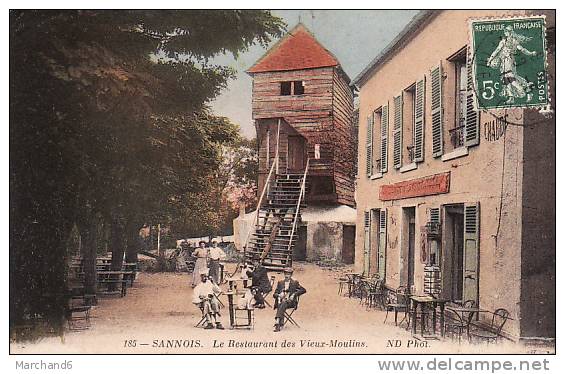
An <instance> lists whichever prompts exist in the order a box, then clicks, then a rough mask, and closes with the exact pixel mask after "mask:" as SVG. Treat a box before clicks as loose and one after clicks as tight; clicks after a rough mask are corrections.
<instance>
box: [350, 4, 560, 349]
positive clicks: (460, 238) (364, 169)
mask: <svg viewBox="0 0 565 374" xmlns="http://www.w3.org/2000/svg"><path fill="white" fill-rule="evenodd" d="M540 14H544V15H545V16H546V30H547V33H546V41H547V44H546V49H547V52H548V56H547V58H548V63H549V66H548V69H549V70H548V78H549V83H550V88H551V89H553V88H554V87H555V85H554V81H553V80H552V79H553V78H552V77H554V72H555V13H554V12H553V11H549V12H547V11H537V12H536V11H502V10H500V11H497V10H488V11H423V12H421V13H419V14H418V15H417V16H416V17H415V18H414V19H413V20H412V21H411V22H410V23H409V24H408V25H407V27H406V28H405V29H404V30H403V31H402V32H401V33H400V34H399V35H398V36H397V37H396V39H395V40H394V41H393V42H392V43H391V44H390V45H389V46H388V47H387V48H385V50H384V51H383V52H382V53H381V54H379V55H378V56H377V57H376V58H375V59H374V60H373V61H372V62H371V63H370V64H369V65H368V66H367V67H366V68H365V69H364V71H362V72H361V73H360V74H359V76H358V77H357V78H356V79H355V80H354V83H355V84H356V85H357V86H358V88H359V96H360V97H359V100H360V105H359V117H360V119H361V120H360V124H359V170H358V177H357V190H356V202H357V208H358V209H357V231H356V246H355V248H356V251H355V266H356V269H357V270H358V271H360V272H365V273H369V274H374V273H379V274H380V275H381V277H384V279H385V282H386V285H387V287H388V288H389V289H391V290H394V289H396V288H397V287H399V286H405V287H407V288H408V289H409V290H411V291H412V292H413V293H415V294H424V293H425V292H432V291H433V292H436V293H438V294H439V296H441V297H443V298H447V299H449V300H451V301H453V302H457V303H461V302H464V301H466V300H475V301H476V302H477V303H478V306H479V307H480V308H481V309H486V310H491V311H494V310H495V309H497V308H505V309H507V310H508V311H509V312H510V316H511V318H512V320H510V321H509V322H508V323H507V324H506V326H505V334H507V335H508V336H509V337H511V338H515V339H518V338H520V339H532V338H540V337H541V338H552V337H555V117H554V114H555V113H554V112H551V111H549V110H546V111H540V110H538V109H533V108H531V109H522V108H515V109H504V110H488V111H476V110H475V108H476V107H475V106H474V105H473V102H472V100H473V99H474V98H473V96H472V95H473V94H474V92H473V88H472V80H470V79H469V77H470V74H468V73H469V68H468V66H469V63H470V61H468V56H469V53H468V52H469V51H468V48H470V47H469V46H470V36H469V35H470V32H469V20H470V19H472V18H486V17H503V16H521V17H524V16H530V15H540ZM494 47H496V45H495V46H494ZM494 47H493V48H494ZM540 52H541V51H540ZM551 96H552V97H555V96H554V94H553V95H551ZM553 110H554V108H553ZM426 276H435V277H436V278H437V279H438V281H437V282H433V284H427V283H426V282H425V280H426V279H429V278H426ZM430 287H432V288H430ZM481 318H486V315H481Z"/></svg>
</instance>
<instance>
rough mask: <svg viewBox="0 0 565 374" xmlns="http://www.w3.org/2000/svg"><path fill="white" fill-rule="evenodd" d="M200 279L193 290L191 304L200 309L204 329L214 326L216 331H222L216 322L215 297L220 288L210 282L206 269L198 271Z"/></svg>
mask: <svg viewBox="0 0 565 374" xmlns="http://www.w3.org/2000/svg"><path fill="white" fill-rule="evenodd" d="M200 279H201V282H200V283H199V284H198V285H197V286H196V287H195V288H194V291H193V292H194V293H193V295H192V303H193V304H195V305H197V306H198V307H199V308H200V310H201V311H202V316H203V317H205V318H206V322H207V324H206V326H205V327H204V328H205V329H213V328H214V325H215V326H216V328H217V329H220V330H223V329H224V327H223V326H222V324H221V323H220V321H218V317H219V315H220V303H219V301H218V298H217V297H216V295H215V294H217V293H219V292H220V291H221V290H220V287H218V285H216V284H214V283H213V282H212V281H210V279H209V277H208V269H202V270H200Z"/></svg>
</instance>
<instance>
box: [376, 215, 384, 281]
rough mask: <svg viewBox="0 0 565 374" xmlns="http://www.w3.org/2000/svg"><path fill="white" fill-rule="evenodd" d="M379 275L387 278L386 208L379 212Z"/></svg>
mask: <svg viewBox="0 0 565 374" xmlns="http://www.w3.org/2000/svg"><path fill="white" fill-rule="evenodd" d="M377 262H378V267H379V269H378V270H379V277H380V278H381V279H382V280H385V276H386V208H383V209H381V210H380V212H379V252H378V258H377Z"/></svg>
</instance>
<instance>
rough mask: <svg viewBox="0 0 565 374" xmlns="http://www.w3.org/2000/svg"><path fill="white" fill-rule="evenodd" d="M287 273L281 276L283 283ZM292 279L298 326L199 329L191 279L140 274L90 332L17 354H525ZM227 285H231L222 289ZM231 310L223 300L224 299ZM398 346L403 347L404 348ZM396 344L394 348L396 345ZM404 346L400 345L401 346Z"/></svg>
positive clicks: (308, 276) (263, 320)
mask: <svg viewBox="0 0 565 374" xmlns="http://www.w3.org/2000/svg"><path fill="white" fill-rule="evenodd" d="M280 277H281V276H280V275H279V276H278V277H277V279H279V278H280ZM294 278H295V279H297V280H299V281H300V283H301V284H302V285H304V287H305V288H306V289H307V291H308V292H307V293H306V294H305V295H304V296H303V297H302V298H301V300H300V306H299V309H298V310H297V311H296V313H295V314H294V316H295V317H296V320H297V321H298V323H299V324H300V326H301V327H300V328H297V327H294V326H287V327H286V328H285V329H284V330H283V331H281V332H278V333H275V332H273V323H274V311H273V310H272V309H269V308H267V309H263V310H256V311H255V317H256V323H255V328H254V329H253V330H230V329H229V328H228V326H229V319H228V312H227V310H224V313H223V314H222V322H223V323H224V325H225V326H226V330H223V331H221V330H204V329H202V328H195V327H194V325H195V324H196V323H197V322H198V320H199V319H200V311H199V310H198V308H196V307H195V306H194V305H193V304H192V303H191V294H192V289H191V288H190V285H189V276H188V275H187V274H174V273H158V274H148V273H140V274H139V276H138V279H137V280H136V283H135V285H134V287H133V288H131V289H129V290H128V294H127V296H126V297H124V298H103V299H101V300H100V302H99V305H98V306H96V307H95V308H94V310H93V312H92V317H93V318H92V327H91V328H90V329H89V330H85V331H80V332H68V333H67V334H65V336H64V338H63V339H60V338H56V337H51V338H45V339H43V340H41V341H40V342H37V343H26V344H22V343H13V344H12V345H11V352H12V353H106V354H113V353H127V354H135V353H153V354H163V353H173V354H199V353H238V354H247V353H350V354H352V353H363V354H367V353H386V354H395V353H412V354H426V353H427V354H433V353H458V352H465V353H481V354H484V353H487V352H493V353H494V352H498V353H502V352H504V353H525V352H527V351H528V349H527V348H525V347H523V346H521V345H518V344H513V343H505V344H499V345H497V346H494V345H491V346H485V345H480V346H477V345H468V344H458V343H456V342H452V341H451V340H449V339H447V340H444V341H434V340H432V341H427V342H426V341H422V340H417V339H413V338H412V336H411V334H410V332H409V331H406V330H405V329H404V328H400V327H396V326H394V323H393V319H392V318H390V316H389V320H388V321H387V323H386V324H383V320H384V317H385V313H384V312H381V311H376V310H370V311H367V310H366V308H365V307H364V306H362V305H360V304H359V301H358V300H357V299H349V298H347V297H343V296H338V294H337V287H338V286H337V279H336V278H337V274H336V273H335V272H331V271H329V270H324V269H322V268H319V267H317V266H315V265H311V264H298V265H296V266H295V273H294ZM223 287H226V286H223ZM223 301H224V303H225V304H226V305H227V300H225V296H224V299H223ZM398 342H400V343H398ZM391 345H392V346H391ZM397 345H399V346H397Z"/></svg>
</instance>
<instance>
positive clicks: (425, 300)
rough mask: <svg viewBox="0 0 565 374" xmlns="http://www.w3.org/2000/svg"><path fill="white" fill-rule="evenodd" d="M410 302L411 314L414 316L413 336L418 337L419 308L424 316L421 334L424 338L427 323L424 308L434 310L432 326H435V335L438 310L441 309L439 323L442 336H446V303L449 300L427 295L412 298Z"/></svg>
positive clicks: (421, 323)
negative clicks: (417, 320)
mask: <svg viewBox="0 0 565 374" xmlns="http://www.w3.org/2000/svg"><path fill="white" fill-rule="evenodd" d="M410 301H411V304H412V305H411V307H412V308H411V309H412V311H411V314H412V318H411V319H412V335H416V330H417V328H416V315H417V312H418V306H420V312H421V315H422V318H421V319H420V334H421V335H422V336H423V335H424V327H425V324H426V323H425V321H424V308H426V307H431V308H432V310H433V313H432V324H433V333H434V335H435V333H436V309H437V307H438V306H439V309H440V315H439V323H440V334H441V336H442V337H443V336H444V334H445V331H444V322H445V303H447V301H448V300H445V299H437V298H435V297H433V296H429V295H425V296H410Z"/></svg>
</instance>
